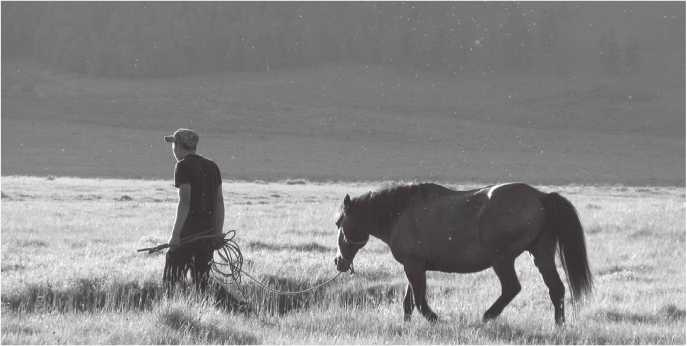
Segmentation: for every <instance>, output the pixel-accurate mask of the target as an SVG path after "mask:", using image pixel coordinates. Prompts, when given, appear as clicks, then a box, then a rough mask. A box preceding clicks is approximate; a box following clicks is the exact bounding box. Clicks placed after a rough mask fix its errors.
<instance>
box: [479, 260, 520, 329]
mask: <svg viewBox="0 0 687 346" xmlns="http://www.w3.org/2000/svg"><path fill="white" fill-rule="evenodd" d="M514 262H515V259H514V258H508V259H501V260H498V261H497V262H496V263H494V266H493V267H494V271H495V272H496V275H497V276H498V277H499V281H500V282H501V296H500V297H499V298H498V299H496V301H495V302H494V304H492V305H491V307H490V308H489V309H488V310H487V312H485V313H484V317H483V318H482V319H483V320H484V321H488V320H491V319H494V318H496V317H498V316H499V315H500V314H501V312H502V311H503V309H504V308H505V307H506V305H508V303H510V301H511V300H513V298H515V296H516V295H517V294H518V292H520V282H519V281H518V277H517V275H516V274H515V266H514Z"/></svg>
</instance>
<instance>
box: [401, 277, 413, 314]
mask: <svg viewBox="0 0 687 346" xmlns="http://www.w3.org/2000/svg"><path fill="white" fill-rule="evenodd" d="M414 308H415V302H413V286H411V285H410V283H409V284H408V287H407V288H406V294H405V296H404V297H403V320H404V321H410V315H412V314H413V309H414Z"/></svg>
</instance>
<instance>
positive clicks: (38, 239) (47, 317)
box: [0, 127, 685, 344]
mask: <svg viewBox="0 0 687 346" xmlns="http://www.w3.org/2000/svg"><path fill="white" fill-rule="evenodd" d="M3 131H5V128H4V127H3ZM3 134H4V133H3ZM3 151H4V149H3ZM3 161H4V157H3ZM3 164H4V162H3ZM3 169H4V168H3ZM378 185H379V184H377V183H330V184H314V183H309V182H307V181H300V180H294V181H283V182H279V183H277V182H275V183H261V182H240V181H232V182H229V181H227V182H225V185H224V190H225V201H226V205H227V215H228V217H227V220H226V223H225V225H226V226H225V227H226V228H227V229H232V228H235V229H237V230H239V232H238V242H239V245H240V246H241V248H242V250H243V253H244V256H245V258H246V262H245V265H244V266H245V268H246V269H247V270H248V271H250V272H251V273H254V274H255V275H256V276H257V277H259V278H260V279H262V280H265V281H267V282H270V283H271V284H272V285H274V287H280V288H282V289H290V290H295V289H302V288H306V287H309V286H311V285H313V284H315V283H318V282H321V281H323V280H325V279H327V278H329V277H331V275H333V274H334V265H333V262H332V259H333V256H334V255H335V252H336V230H335V227H334V221H335V220H334V215H335V212H336V210H337V208H338V206H339V204H340V201H341V200H342V198H343V196H344V195H345V194H346V193H350V194H352V195H355V194H359V193H362V192H365V191H368V190H369V189H371V188H375V187H376V186H378ZM452 186H453V187H455V188H458V189H467V188H470V187H474V186H475V185H473V184H468V183H465V184H452ZM540 188H541V189H543V190H545V191H559V192H561V193H562V194H563V195H564V196H566V197H568V198H569V199H570V200H571V201H572V202H573V204H575V206H576V207H577V209H578V212H579V214H580V217H581V219H582V222H583V225H584V228H585V231H586V237H587V246H588V251H589V256H590V263H591V266H592V272H593V275H594V278H595V283H596V290H595V294H594V295H593V296H592V297H591V298H590V299H588V300H587V301H586V302H585V303H584V304H582V305H580V306H578V307H577V309H572V307H570V305H568V306H569V308H568V310H567V318H568V324H567V325H566V327H565V328H556V327H555V326H554V323H553V308H552V306H551V304H550V302H549V298H548V293H547V290H546V287H545V285H544V283H543V282H542V280H541V278H540V276H539V274H538V273H537V271H536V268H535V267H534V265H533V263H532V259H531V258H530V257H529V255H527V254H523V255H522V256H521V257H520V258H518V260H517V261H516V270H517V272H518V276H519V278H520V280H521V283H522V287H523V290H522V291H521V293H520V294H519V295H518V296H517V297H516V298H515V299H514V300H513V302H512V303H511V304H510V305H509V306H508V307H507V308H506V309H505V311H504V313H503V314H502V316H501V317H500V318H499V319H497V320H496V321H493V322H490V323H487V324H484V323H482V322H481V321H480V318H481V315H482V313H483V312H484V311H485V309H486V308H487V307H488V306H489V305H490V304H491V303H492V302H493V301H494V300H495V299H496V297H497V296H498V294H499V292H500V289H499V285H498V281H497V279H496V276H495V275H494V274H493V273H492V272H491V271H485V272H481V273H477V274H467V275H449V274H442V273H430V274H429V275H428V277H429V279H428V287H429V289H428V295H429V301H430V304H431V306H432V307H433V308H434V309H435V311H436V312H437V313H438V314H439V316H440V322H438V323H436V324H434V325H432V324H430V323H428V322H427V321H425V320H424V319H423V318H421V317H420V316H419V315H418V314H417V313H416V314H415V315H414V318H413V320H412V321H411V322H409V323H404V322H403V321H402V307H401V303H400V301H401V295H402V291H403V288H404V286H405V280H404V275H403V273H402V268H401V266H400V265H399V264H398V263H396V262H395V261H394V260H393V259H392V257H391V255H390V253H389V251H388V249H387V248H386V246H385V245H384V244H383V243H381V242H380V241H378V240H372V241H371V242H370V243H369V244H368V245H367V246H366V247H365V248H364V249H363V250H362V251H361V252H360V253H359V254H358V256H357V258H356V263H355V264H356V269H357V273H356V274H355V275H353V276H349V275H348V274H346V275H342V276H340V277H339V278H338V279H337V280H336V281H334V282H333V283H331V284H330V285H328V286H326V287H324V288H323V289H321V290H320V291H317V292H316V293H313V294H308V295H303V296H297V297H277V296H273V295H270V294H267V293H265V292H263V291H261V290H260V289H259V288H258V287H256V286H255V285H253V284H251V283H250V282H249V281H246V282H245V283H244V288H245V290H246V294H247V296H248V300H249V302H250V306H249V309H247V310H245V311H242V312H241V311H237V310H235V309H227V308H223V307H221V306H217V305H215V304H214V301H213V300H212V299H210V300H203V299H199V298H197V297H193V296H191V297H189V296H177V297H174V298H171V299H166V298H161V293H162V290H161V288H160V277H161V273H162V266H163V260H164V257H163V256H162V255H142V254H139V253H137V252H136V251H135V250H136V249H137V248H140V247H146V246H149V245H153V244H156V243H158V242H164V241H166V240H167V238H168V235H169V231H170V228H171V226H172V218H173V215H174V208H175V202H176V196H175V193H176V191H175V189H174V188H173V186H172V184H171V182H170V181H159V180H115V179H80V178H63V177H57V178H52V177H50V178H46V177H21V176H3V177H2V269H1V271H2V339H1V340H0V341H1V342H2V343H3V344H15V343H70V344H87V343H96V344H97V343H116V344H147V343H169V344H176V343H185V344H197V343H199V344H208V343H210V344H221V343H230V344H243V343H266V344H279V343H284V344H291V343H301V344H313V343H317V344H340V343H374V344H376V343H394V344H406V343H410V344H414V343H423V344H424V343H431V344H458V343H470V344H485V343H487V344H503V343H506V344H511V343H516V344H520V343H544V344H557V343H585V344H684V343H685V224H684V219H685V191H684V187H624V186H581V185H566V186H540ZM559 271H560V269H559ZM560 272H561V274H563V273H562V271H560ZM232 291H233V292H235V293H236V291H235V289H233V288H232ZM568 299H569V293H568ZM573 310H575V311H574V312H573Z"/></svg>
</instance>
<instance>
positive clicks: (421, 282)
mask: <svg viewBox="0 0 687 346" xmlns="http://www.w3.org/2000/svg"><path fill="white" fill-rule="evenodd" d="M403 269H404V270H405V272H406V276H407V277H408V282H410V285H411V286H412V291H413V298H414V299H415V305H416V306H417V309H418V310H420V313H421V314H422V316H424V317H425V318H426V319H427V320H428V321H430V322H434V321H436V320H437V314H435V313H434V311H432V309H430V308H429V305H427V297H426V296H425V294H426V292H427V275H426V273H425V268H423V267H422V266H420V265H415V264H405V265H404V266H403ZM404 305H405V301H404Z"/></svg>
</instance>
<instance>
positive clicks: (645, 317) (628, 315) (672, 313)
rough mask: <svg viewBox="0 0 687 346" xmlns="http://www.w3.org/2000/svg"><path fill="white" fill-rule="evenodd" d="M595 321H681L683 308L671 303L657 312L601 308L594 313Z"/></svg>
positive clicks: (683, 314)
mask: <svg viewBox="0 0 687 346" xmlns="http://www.w3.org/2000/svg"><path fill="white" fill-rule="evenodd" d="M593 318H594V319H595V320H597V321H609V322H614V323H633V324H639V323H651V324H662V323H666V322H681V321H684V320H685V309H681V308H678V307H677V306H675V305H673V304H669V305H664V306H663V307H662V308H661V309H659V310H658V312H657V313H655V314H651V313H635V312H630V311H616V310H602V311H599V312H597V313H595V314H594V317H593Z"/></svg>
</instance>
